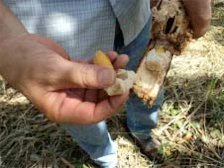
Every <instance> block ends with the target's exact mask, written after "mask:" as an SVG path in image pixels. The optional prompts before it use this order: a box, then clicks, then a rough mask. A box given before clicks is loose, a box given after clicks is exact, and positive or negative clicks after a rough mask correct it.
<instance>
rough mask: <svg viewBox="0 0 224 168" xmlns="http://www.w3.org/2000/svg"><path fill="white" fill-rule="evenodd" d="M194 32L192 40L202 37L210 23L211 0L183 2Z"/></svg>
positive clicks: (185, 0) (184, 0)
mask: <svg viewBox="0 0 224 168" xmlns="http://www.w3.org/2000/svg"><path fill="white" fill-rule="evenodd" d="M183 2H184V6H185V8H186V11H187V14H188V16H189V18H190V21H191V26H192V29H193V31H194V38H198V37H201V36H203V35H204V34H205V33H206V31H207V30H208V28H209V25H210V21H211V0H203V1H201V0H183Z"/></svg>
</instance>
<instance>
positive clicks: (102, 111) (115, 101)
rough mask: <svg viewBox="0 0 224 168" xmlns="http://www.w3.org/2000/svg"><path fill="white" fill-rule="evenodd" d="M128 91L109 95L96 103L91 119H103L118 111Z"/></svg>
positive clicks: (96, 120)
mask: <svg viewBox="0 0 224 168" xmlns="http://www.w3.org/2000/svg"><path fill="white" fill-rule="evenodd" d="M128 95H129V92H126V93H124V94H122V95H119V96H113V97H109V98H108V99H107V100H103V101H102V102H100V103H99V104H97V105H96V108H95V111H94V117H93V121H94V122H98V121H101V120H105V119H107V118H109V117H111V116H113V115H114V114H116V113H118V112H119V111H120V108H121V107H122V106H123V105H124V103H125V102H126V101H127V99H128Z"/></svg>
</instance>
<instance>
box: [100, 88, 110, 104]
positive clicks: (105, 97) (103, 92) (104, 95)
mask: <svg viewBox="0 0 224 168" xmlns="http://www.w3.org/2000/svg"><path fill="white" fill-rule="evenodd" d="M107 98H108V94H107V93H106V91H105V90H104V89H101V90H99V91H98V101H102V100H105V99H107Z"/></svg>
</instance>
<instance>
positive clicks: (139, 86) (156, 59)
mask: <svg viewBox="0 0 224 168" xmlns="http://www.w3.org/2000/svg"><path fill="white" fill-rule="evenodd" d="M152 16H153V25H152V40H151V42H150V44H149V46H148V49H147V51H146V52H145V54H144V56H143V58H142V60H141V62H140V64H139V67H138V69H137V72H136V74H137V77H136V78H137V79H136V81H135V83H134V86H133V90H134V92H135V93H136V94H137V96H138V97H139V98H141V99H142V100H143V102H144V103H146V104H148V105H150V106H152V105H153V104H154V101H155V100H156V98H157V96H158V94H159V92H160V90H161V87H162V85H163V83H164V80H165V78H166V75H167V72H168V70H169V67H170V63H171V60H172V57H173V55H174V54H177V55H178V54H180V53H181V52H182V50H183V49H184V48H185V46H186V45H187V43H188V42H189V41H190V39H191V38H192V30H191V29H190V24H189V21H188V19H187V15H186V13H185V9H184V6H183V4H182V2H181V0H158V3H157V5H156V6H155V7H154V8H153V9H152Z"/></svg>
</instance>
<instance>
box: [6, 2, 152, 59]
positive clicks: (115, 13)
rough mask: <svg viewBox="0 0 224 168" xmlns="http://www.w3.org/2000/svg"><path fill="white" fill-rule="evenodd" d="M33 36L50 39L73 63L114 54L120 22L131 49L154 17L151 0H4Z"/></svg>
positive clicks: (125, 39) (125, 41)
mask: <svg viewBox="0 0 224 168" xmlns="http://www.w3.org/2000/svg"><path fill="white" fill-rule="evenodd" d="M4 2H5V4H6V5H7V6H8V7H9V8H10V9H11V10H12V12H13V13H14V14H15V15H16V16H17V17H18V18H19V19H20V20H21V21H22V23H23V24H24V26H25V27H26V28H27V30H28V31H29V32H30V33H36V34H41V35H44V36H47V37H49V38H51V39H53V40H55V41H56V42H58V43H59V44H60V45H62V46H63V47H64V48H65V50H66V51H67V52H68V53H69V54H70V56H71V57H72V58H73V59H77V60H88V59H90V58H91V57H92V56H93V55H94V53H95V51H96V50H98V49H101V50H104V51H108V50H113V45H114V37H115V26H116V20H118V22H119V24H120V27H121V30H122V32H123V35H124V43H125V44H126V45H127V44H129V43H130V42H131V41H132V40H134V39H135V38H136V37H137V35H138V34H139V33H140V31H141V30H142V29H143V27H144V26H145V24H146V23H147V21H148V19H149V17H150V6H149V5H150V3H149V0H4Z"/></svg>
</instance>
